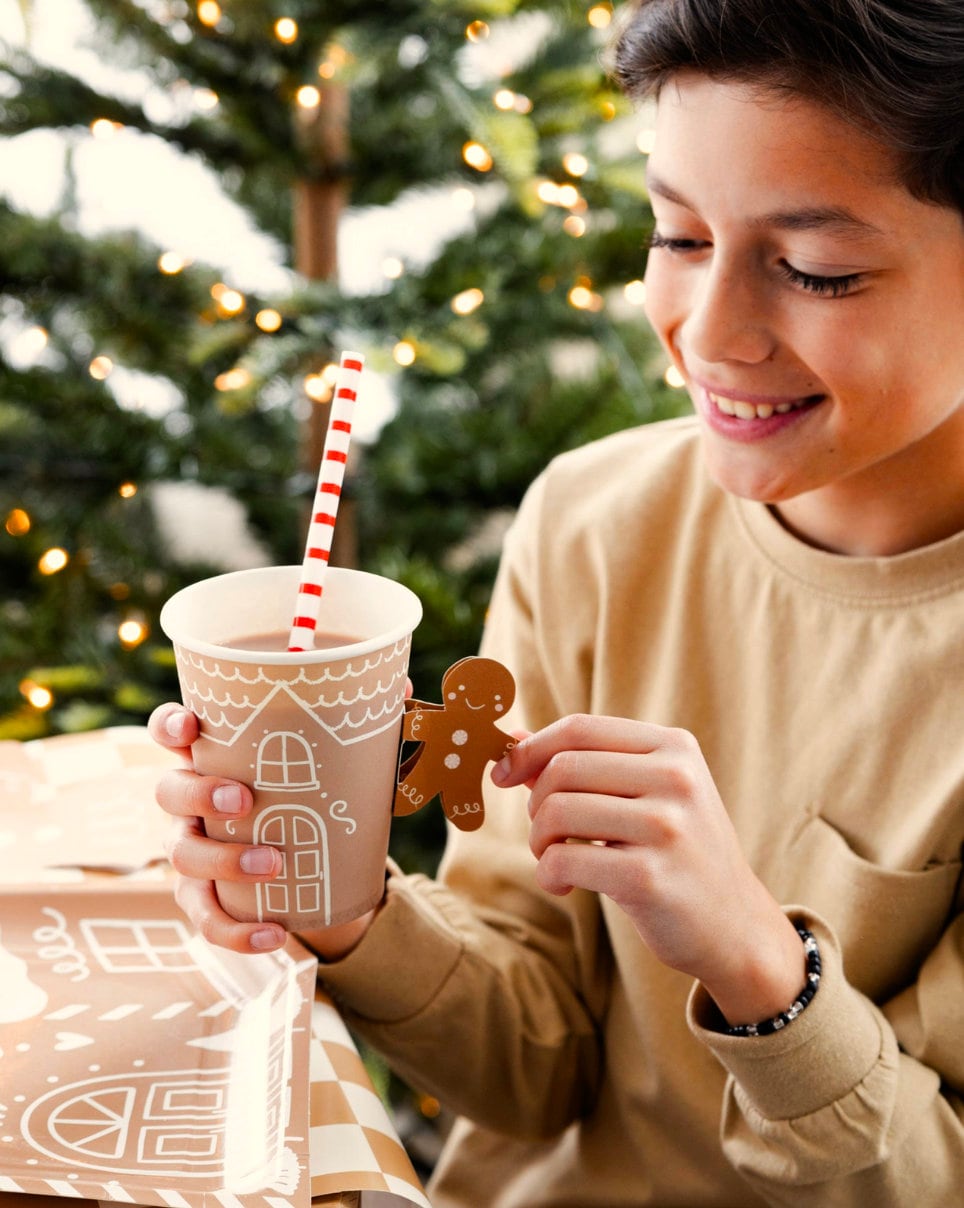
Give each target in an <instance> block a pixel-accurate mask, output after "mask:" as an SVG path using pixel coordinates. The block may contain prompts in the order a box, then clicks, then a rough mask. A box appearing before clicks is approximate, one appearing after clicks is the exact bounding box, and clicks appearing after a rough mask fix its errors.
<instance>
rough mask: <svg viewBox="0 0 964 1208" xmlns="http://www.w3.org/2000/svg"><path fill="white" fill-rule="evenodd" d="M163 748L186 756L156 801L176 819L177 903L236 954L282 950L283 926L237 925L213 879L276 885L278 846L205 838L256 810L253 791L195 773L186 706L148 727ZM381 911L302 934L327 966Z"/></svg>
mask: <svg viewBox="0 0 964 1208" xmlns="http://www.w3.org/2000/svg"><path fill="white" fill-rule="evenodd" d="M147 730H148V733H149V734H150V736H151V738H152V739H153V740H154V741H155V742H156V743H158V745H160V746H162V747H165V748H167V750H169V751H173V752H175V754H177V755H180V756H181V760H182V763H183V765H184V766H183V767H182V768H176V769H175V770H174V771H170V772H165V773H164V775H163V776H162V777H161V779H160V780H159V781H158V783H157V803H158V805H159V806H160V807H161V809H163V810H164V811H165V812H166V813H168V814H170V815H171V830H170V835H169V837H168V842H167V857H168V859H169V860H170V862H171V867H172V868H173V869H174V872H175V882H174V897H175V900H176V901H177V904H178V906H180V908H181V909H182V910H183V911H184V913H185V914H186V915H187V917H188V919H189V920H190V921H191V923H193V925H194V926H195V928H196V929H197V930H198V931H199V932H200V933H201V935H203V936H204V938H205V939H206V940H208V941H209V942H210V943H212V944H216V945H218V947H221V948H230V949H231V950H232V951H233V952H273V951H274V950H275V949H277V948H281V947H283V946H284V944H285V941H286V940H287V932H286V931H285V929H284V927H282V926H281V924H280V923H239V922H238V920H237V919H235V918H232V917H231V915H229V914H228V913H227V912H226V911H225V910H223V909H222V907H221V903H220V902H219V901H218V895H217V891H216V889H215V886H214V882H215V881H247V882H254V881H270V880H271V879H272V878H273V877H276V876H277V875H278V873H280V872H281V855H280V853H279V852H278V851H276V850H275V848H273V847H269V846H265V845H261V846H250V845H248V844H245V843H224V842H221V841H220V840H219V839H209V838H208V837H207V835H206V834H205V833H204V819H205V818H217V819H219V820H220V821H222V822H223V821H225V820H226V819H230V818H243V817H244V815H245V814H247V813H248V812H249V811H250V810H251V808H252V806H253V804H254V799H253V797H252V795H251V790H250V789H249V788H248V786H247V785H245V784H239V783H238V782H237V781H236V780H228V779H226V778H225V777H224V776H202V775H200V773H198V772H196V771H195V770H194V764H193V761H192V758H191V744H192V743H193V742H194V740H195V739H196V738H197V737H198V733H199V731H198V721H197V718H196V717H195V716H194V714H193V713H191V712H190V710H188V709H185V708H184V706H183V705H177V704H173V703H168V704H165V705H159V706H158V708H156V709H155V710H154V712H153V713H152V714H151V717H150V720H149V721H148V723H147ZM377 910H378V908H377V907H376V909H375V910H372V911H370V912H369V913H368V914H366V915H363V916H362V917H361V918H359V919H352V920H350V921H349V922H347V923H341V924H339V925H338V926H335V927H326V928H323V929H321V930H312V931H305V932H303V933H299V938H301V939H302V940H303V941H304V943H306V944H307V945H308V946H309V947H310V948H312V949H313V950H314V952H315V954H316V955H317V956H319V957H321V958H322V960H337V959H338V958H339V957H342V956H345V955H346V954H347V953H348V952H350V951H351V949H352V948H354V947H355V945H356V944H357V943H358V941H359V940H360V939H361V938H362V936H363V935H364V934H365V932H366V931H367V930H368V928H369V926H370V925H371V922H372V919H374V917H375V915H376V913H377Z"/></svg>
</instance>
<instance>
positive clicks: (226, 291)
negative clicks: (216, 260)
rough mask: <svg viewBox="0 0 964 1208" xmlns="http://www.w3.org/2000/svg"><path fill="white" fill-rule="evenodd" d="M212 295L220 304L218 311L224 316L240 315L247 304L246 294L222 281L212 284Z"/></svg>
mask: <svg viewBox="0 0 964 1208" xmlns="http://www.w3.org/2000/svg"><path fill="white" fill-rule="evenodd" d="M211 296H212V298H214V300H215V302H216V303H217V304H218V313H219V314H220V315H222V316H229V315H239V314H240V313H241V312H242V311H243V310H244V308H245V306H246V302H245V298H244V294H242V293H241V292H240V290H236V289H231V288H230V287H229V286H227V285H225V284H224V283H223V282H221V281H219V282H218V283H217V284H216V285H212V286H211Z"/></svg>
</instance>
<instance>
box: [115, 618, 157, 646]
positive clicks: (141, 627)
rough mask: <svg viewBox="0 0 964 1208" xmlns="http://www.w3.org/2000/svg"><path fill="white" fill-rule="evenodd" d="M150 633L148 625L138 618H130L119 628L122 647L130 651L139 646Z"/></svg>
mask: <svg viewBox="0 0 964 1208" xmlns="http://www.w3.org/2000/svg"><path fill="white" fill-rule="evenodd" d="M149 632H150V630H149V629H148V627H147V625H146V624H145V623H144V622H143V621H142V620H140V619H138V618H137V617H128V618H127V620H126V621H121V623H120V624H119V625H118V626H117V636H118V637H119V638H120V642H121V645H122V646H126V647H127V649H128V650H133V648H134V647H135V646H139V645H140V644H141V642H143V641H144V640H145V638H146V637H147V635H148V633H149Z"/></svg>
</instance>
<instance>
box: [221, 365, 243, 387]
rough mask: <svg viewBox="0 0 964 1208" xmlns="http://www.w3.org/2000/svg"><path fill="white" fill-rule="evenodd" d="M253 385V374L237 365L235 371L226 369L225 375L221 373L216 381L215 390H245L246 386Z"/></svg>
mask: <svg viewBox="0 0 964 1208" xmlns="http://www.w3.org/2000/svg"><path fill="white" fill-rule="evenodd" d="M250 384H251V374H250V372H249V371H248V370H247V369H243V368H242V367H241V366H240V365H235V367H234V368H233V369H226V370H225V371H224V373H219V374H218V376H217V377H216V378H215V379H214V389H215V390H221V391H226V390H243V389H244V388H245V386H248V385H250Z"/></svg>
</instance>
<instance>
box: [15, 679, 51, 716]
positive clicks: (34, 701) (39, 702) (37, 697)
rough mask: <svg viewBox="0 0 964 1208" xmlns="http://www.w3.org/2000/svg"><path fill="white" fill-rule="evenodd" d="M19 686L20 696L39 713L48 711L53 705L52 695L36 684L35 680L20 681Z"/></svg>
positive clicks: (47, 689) (48, 690)
mask: <svg viewBox="0 0 964 1208" xmlns="http://www.w3.org/2000/svg"><path fill="white" fill-rule="evenodd" d="M19 686H20V692H21V695H23V696H25V697H26V698H27V700H28V701H29V703H30V704H31V705H32V706H33V707H34V708H35V709H39V710H40V711H41V712H43V711H44V710H45V709H49V708H50V706H51V705H52V704H53V703H54V694H53V693H52V692H51V691H50V689H49V688H45V687H44V686H43V685H42V684H38V683H37V682H36V681H35V680H32V679H25V680H21V681H20V685H19Z"/></svg>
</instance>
